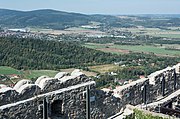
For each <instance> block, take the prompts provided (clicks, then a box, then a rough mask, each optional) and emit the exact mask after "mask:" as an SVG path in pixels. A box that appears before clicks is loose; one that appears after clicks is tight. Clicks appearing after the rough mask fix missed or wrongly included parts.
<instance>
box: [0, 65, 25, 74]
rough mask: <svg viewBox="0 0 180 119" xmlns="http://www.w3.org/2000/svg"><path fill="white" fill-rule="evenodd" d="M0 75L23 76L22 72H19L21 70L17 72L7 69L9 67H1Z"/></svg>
mask: <svg viewBox="0 0 180 119" xmlns="http://www.w3.org/2000/svg"><path fill="white" fill-rule="evenodd" d="M0 74H4V75H10V74H17V75H21V74H22V71H19V70H16V69H14V68H11V67H7V66H0Z"/></svg>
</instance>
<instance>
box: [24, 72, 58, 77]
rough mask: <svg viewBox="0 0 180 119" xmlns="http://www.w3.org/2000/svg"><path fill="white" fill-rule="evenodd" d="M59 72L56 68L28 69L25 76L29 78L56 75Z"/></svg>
mask: <svg viewBox="0 0 180 119" xmlns="http://www.w3.org/2000/svg"><path fill="white" fill-rule="evenodd" d="M58 72H59V71H54V70H28V71H25V72H24V77H25V78H27V79H31V78H37V77H40V76H43V75H47V76H49V77H54V76H55V75H56V74H57V73H58Z"/></svg>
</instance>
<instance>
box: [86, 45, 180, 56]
mask: <svg viewBox="0 0 180 119" xmlns="http://www.w3.org/2000/svg"><path fill="white" fill-rule="evenodd" d="M84 46H86V47H88V48H93V49H96V50H101V51H105V52H111V53H119V54H121V53H129V52H140V53H141V52H144V53H154V54H156V55H162V56H180V51H179V50H167V49H165V48H166V47H167V46H168V45H165V46H161V45H113V44H97V43H88V44H85V45H84ZM176 47H177V48H178V49H179V48H180V45H178V44H177V45H176Z"/></svg>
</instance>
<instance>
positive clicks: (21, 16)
mask: <svg viewBox="0 0 180 119" xmlns="http://www.w3.org/2000/svg"><path fill="white" fill-rule="evenodd" d="M122 16H125V18H123V17H118V16H112V15H100V14H96V15H85V14H79V13H70V12H62V11H56V10H51V9H42V10H34V11H16V10H8V9H0V27H8V28H24V27H39V28H50V29H66V28H69V27H79V26H82V25H88V24H89V23H90V22H92V21H94V22H100V23H102V24H101V27H100V28H101V30H102V29H104V28H107V29H109V28H111V27H136V26H144V27H166V26H167V27H170V26H171V27H172V26H179V25H180V15H135V19H133V17H134V16H133V15H122ZM126 16H128V17H126ZM129 16H133V17H129ZM154 18H155V19H154ZM162 18H163V19H162ZM164 18H168V20H167V19H164Z"/></svg>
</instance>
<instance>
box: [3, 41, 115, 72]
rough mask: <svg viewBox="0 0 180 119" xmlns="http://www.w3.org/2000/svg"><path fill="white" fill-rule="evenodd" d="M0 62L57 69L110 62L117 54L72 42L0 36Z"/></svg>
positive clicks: (10, 64) (33, 67)
mask: <svg viewBox="0 0 180 119" xmlns="http://www.w3.org/2000/svg"><path fill="white" fill-rule="evenodd" d="M0 51H1V52H0V65H6V66H12V67H14V68H17V69H24V68H30V69H58V68H68V67H76V66H84V65H90V64H103V63H111V62H113V61H117V60H118V56H117V55H112V54H110V53H103V52H101V51H96V50H93V49H89V48H85V47H82V46H80V45H77V44H75V43H73V42H59V41H48V40H34V39H16V38H0Z"/></svg>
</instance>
